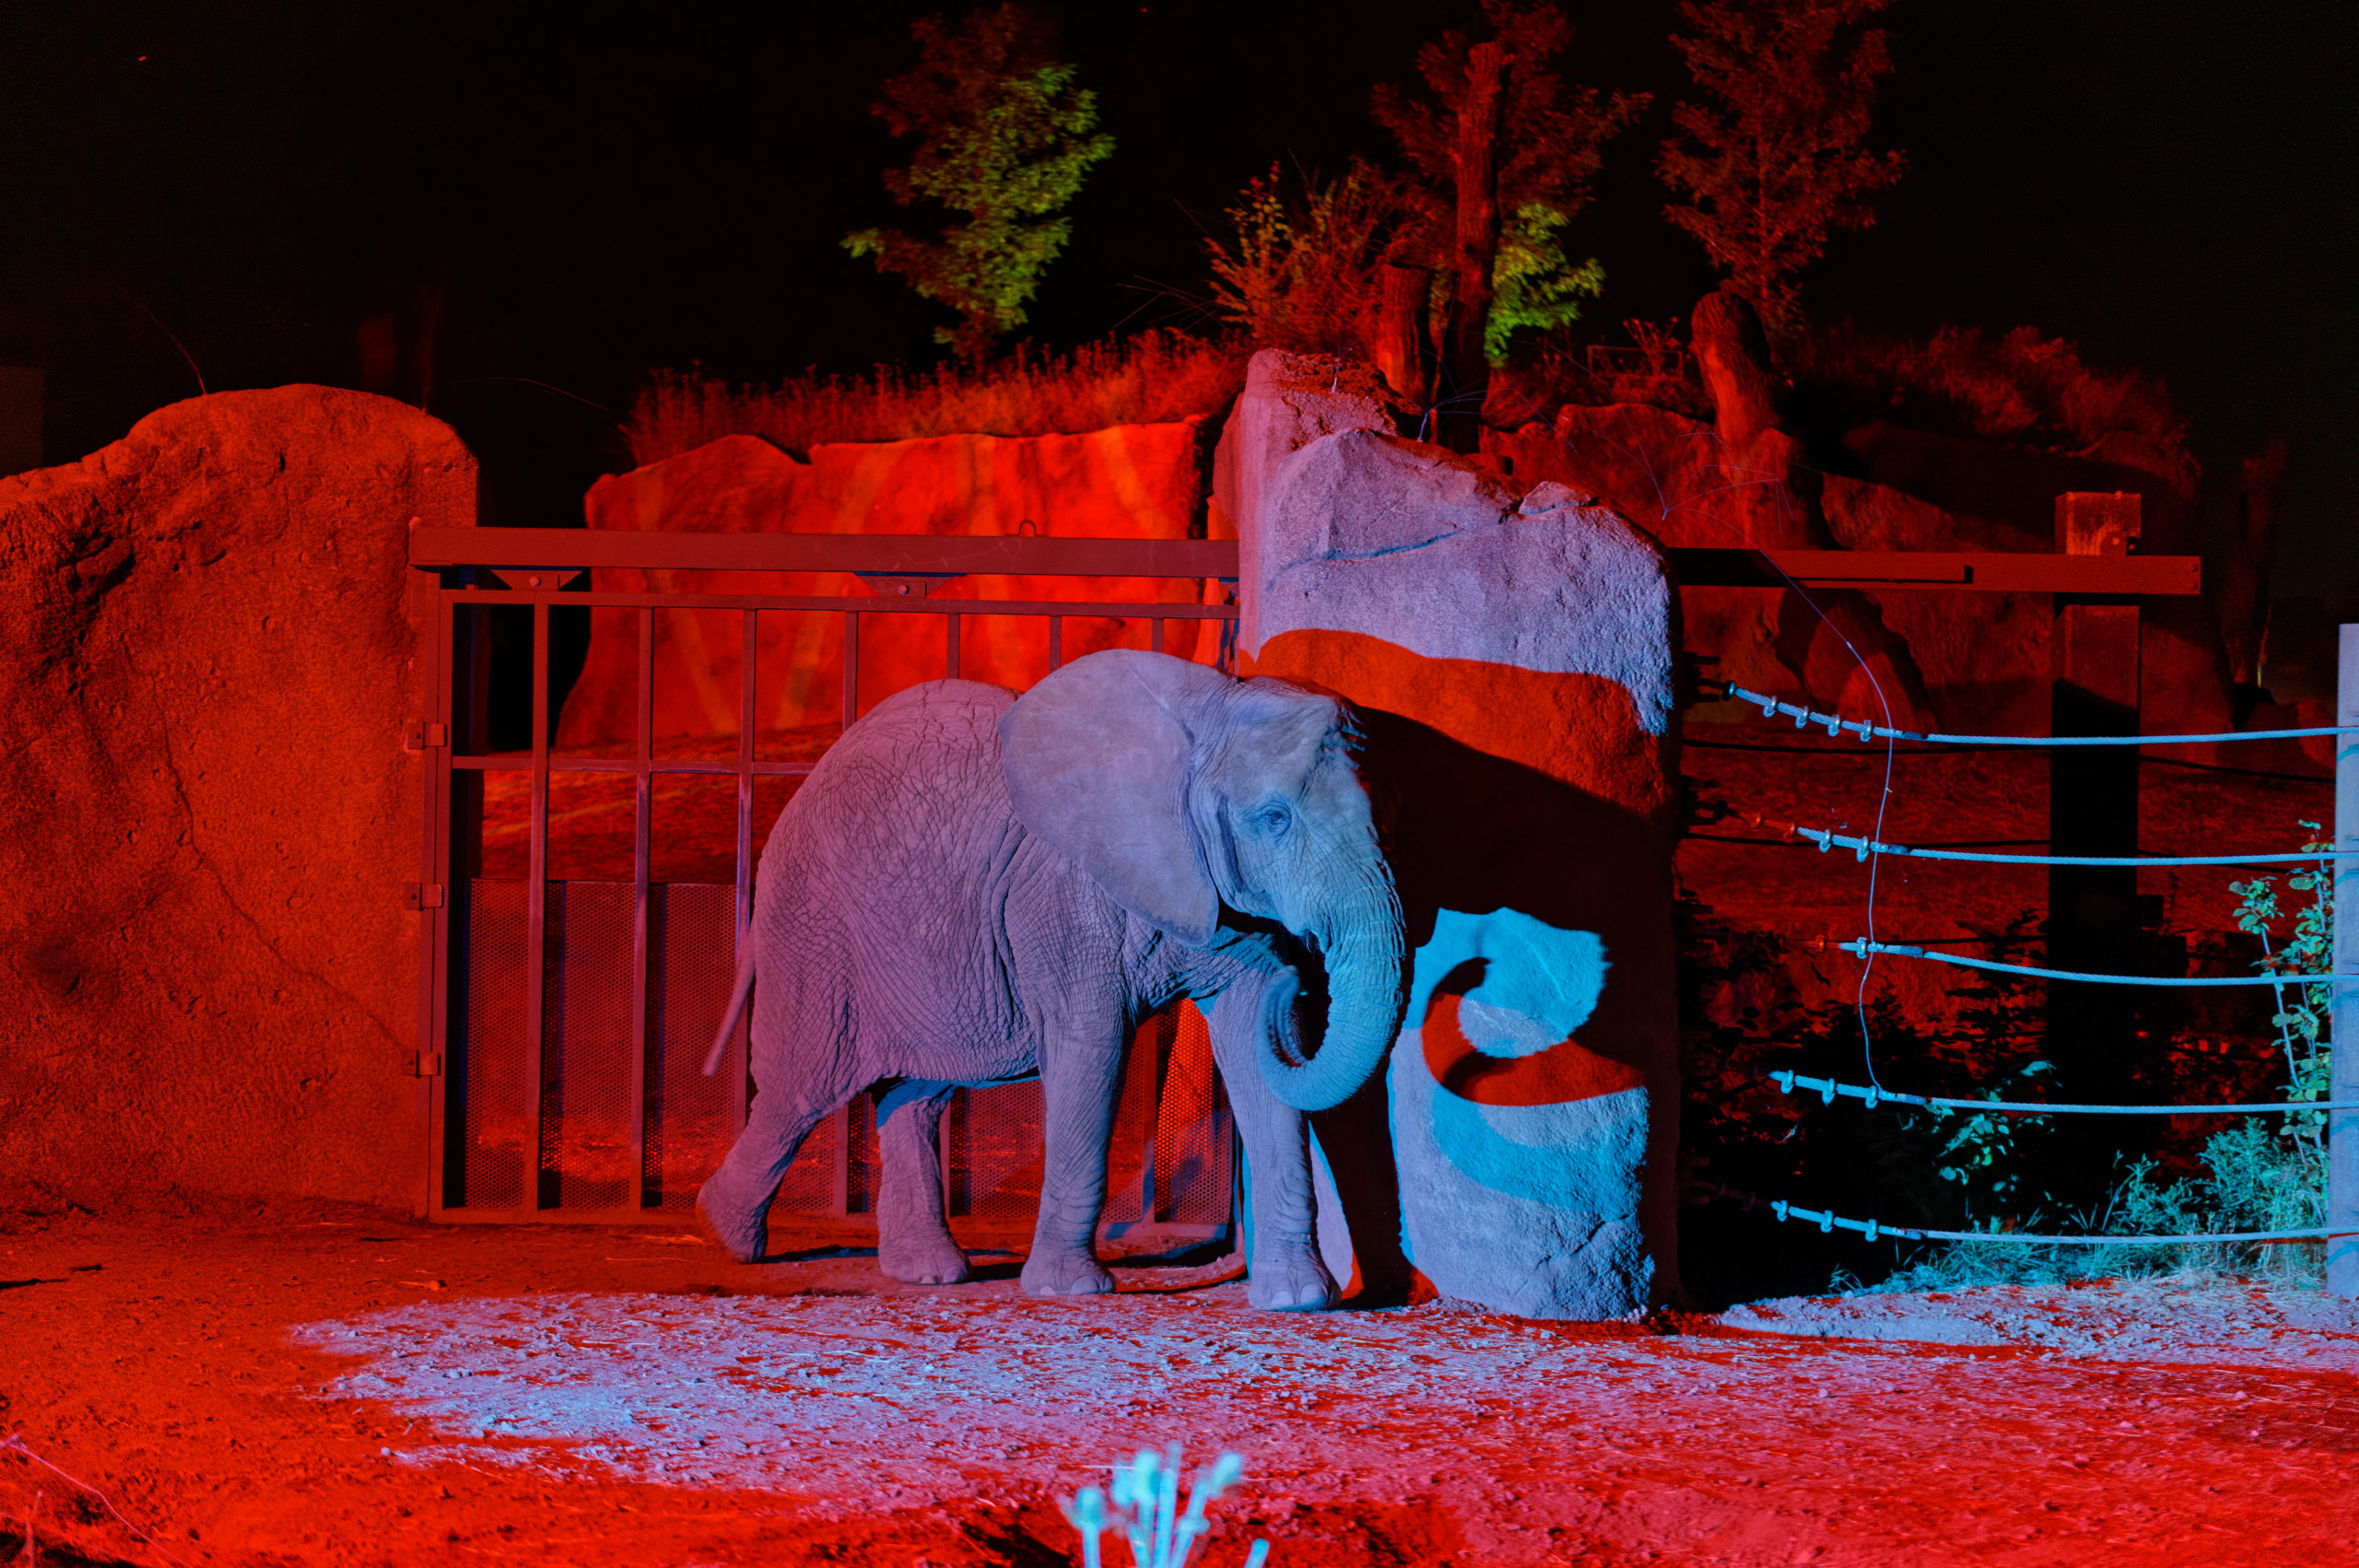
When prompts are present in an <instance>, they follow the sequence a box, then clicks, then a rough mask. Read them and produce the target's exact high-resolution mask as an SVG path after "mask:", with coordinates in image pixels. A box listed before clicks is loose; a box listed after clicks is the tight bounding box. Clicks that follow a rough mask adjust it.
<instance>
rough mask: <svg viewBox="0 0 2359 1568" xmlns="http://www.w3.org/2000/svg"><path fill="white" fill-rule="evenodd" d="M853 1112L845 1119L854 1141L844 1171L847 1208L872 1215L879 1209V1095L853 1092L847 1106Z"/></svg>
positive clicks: (849, 1210) (850, 1211)
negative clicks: (877, 1112)
mask: <svg viewBox="0 0 2359 1568" xmlns="http://www.w3.org/2000/svg"><path fill="white" fill-rule="evenodd" d="M848 1108H849V1109H850V1110H851V1116H850V1117H847V1118H846V1123H847V1126H848V1127H849V1129H850V1130H849V1132H848V1134H847V1136H848V1137H849V1138H850V1140H851V1161H850V1164H849V1166H848V1168H847V1169H846V1171H845V1173H844V1177H845V1180H844V1211H845V1212H846V1213H849V1214H873V1213H874V1212H875V1211H876V1171H877V1164H878V1161H877V1157H876V1095H875V1094H874V1093H873V1092H871V1093H865V1094H854V1095H853V1096H852V1097H851V1106H850V1107H848Z"/></svg>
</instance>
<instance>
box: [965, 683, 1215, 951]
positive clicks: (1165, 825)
mask: <svg viewBox="0 0 2359 1568" xmlns="http://www.w3.org/2000/svg"><path fill="white" fill-rule="evenodd" d="M1230 684H1231V683H1230V682H1229V680H1228V677H1226V675H1223V674H1221V673H1219V672H1218V671H1215V670H1209V669H1206V668H1205V667H1204V666H1203V665H1202V664H1191V663H1190V662H1189V661H1186V660H1184V659H1173V658H1170V657H1168V655H1165V654H1160V653H1140V652H1136V651H1133V650H1130V649H1113V650H1109V651H1108V652H1104V653H1093V654H1090V655H1089V656H1088V657H1086V658H1084V659H1076V660H1074V661H1073V662H1072V663H1070V664H1067V665H1065V666H1064V667H1063V668H1062V669H1060V670H1057V671H1055V672H1054V673H1051V674H1050V676H1049V678H1048V679H1047V680H1045V681H1042V682H1041V683H1040V684H1039V685H1037V686H1034V687H1033V688H1032V689H1031V690H1030V691H1028V692H1027V693H1026V694H1025V695H1024V696H1020V697H1018V698H1017V699H1016V702H1015V707H1014V708H1009V709H1008V710H1007V711H1006V712H1005V713H1003V714H1002V715H1001V716H1000V720H999V737H1000V763H1001V766H1003V768H1005V769H1006V772H1007V791H1008V796H1009V799H1010V800H1011V801H1012V802H1013V803H1014V804H1015V816H1016V820H1017V821H1019V822H1021V823H1022V824H1023V825H1024V826H1025V828H1026V830H1027V831H1028V832H1030V833H1031V834H1032V835H1033V836H1034V837H1038V838H1041V839H1044V840H1046V841H1047V842H1048V844H1049V845H1050V847H1051V848H1055V849H1057V850H1058V851H1060V852H1061V853H1062V854H1064V855H1065V856H1067V857H1069V858H1070V859H1071V860H1073V861H1074V864H1076V865H1078V866H1079V867H1081V869H1082V870H1083V871H1085V872H1087V873H1088V874H1089V875H1090V876H1091V877H1092V878H1093V879H1094V880H1096V882H1097V884H1098V885H1099V886H1100V887H1102V888H1104V889H1105V890H1106V892H1107V894H1108V895H1109V896H1110V897H1111V898H1112V899H1113V900H1114V901H1115V902H1116V903H1117V904H1120V905H1121V907H1123V908H1125V909H1128V910H1129V911H1131V913H1133V914H1134V915H1136V916H1138V917H1139V918H1140V919H1144V920H1148V921H1151V922H1153V923H1154V924H1155V925H1156V926H1157V927H1159V928H1161V929H1162V930H1166V931H1168V932H1169V933H1170V934H1171V935H1173V936H1176V937H1178V938H1179V939H1180V941H1182V942H1208V941H1210V940H1211V938H1212V934H1213V930H1214V928H1215V926H1217V925H1218V924H1219V922H1220V894H1219V892H1218V891H1217V890H1216V889H1215V887H1214V885H1213V880H1212V876H1211V874H1210V873H1209V872H1206V871H1205V869H1204V862H1203V855H1202V854H1200V853H1199V852H1198V850H1197V847H1196V838H1195V834H1194V832H1193V831H1192V830H1191V828H1190V826H1189V814H1188V805H1187V802H1188V770H1189V753H1190V750H1191V746H1192V745H1193V743H1194V737H1193V735H1192V734H1191V732H1190V729H1189V725H1188V721H1187V717H1186V716H1187V715H1188V713H1189V712H1190V711H1191V709H1200V708H1201V706H1202V705H1203V701H1204V699H1205V698H1206V697H1209V696H1215V695H1216V694H1217V692H1218V691H1219V690H1220V688H1222V687H1225V686H1226V685H1230Z"/></svg>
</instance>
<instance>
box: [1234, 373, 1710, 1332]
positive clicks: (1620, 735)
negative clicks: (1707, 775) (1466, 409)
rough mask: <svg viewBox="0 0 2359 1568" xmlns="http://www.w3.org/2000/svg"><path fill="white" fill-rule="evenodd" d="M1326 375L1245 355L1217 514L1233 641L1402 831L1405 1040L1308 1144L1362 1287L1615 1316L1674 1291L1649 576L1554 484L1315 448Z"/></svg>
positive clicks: (1377, 439) (1646, 565) (1658, 738)
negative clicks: (1397, 1256) (1228, 522)
mask: <svg viewBox="0 0 2359 1568" xmlns="http://www.w3.org/2000/svg"><path fill="white" fill-rule="evenodd" d="M1331 376H1332V372H1331V371H1330V370H1329V369H1328V367H1327V366H1326V365H1324V364H1320V363H1317V362H1297V361H1296V360H1293V359H1291V358H1290V357H1285V356H1276V355H1263V356H1259V357H1257V358H1256V360H1255V363H1254V374H1253V376H1252V378H1251V379H1250V380H1249V382H1248V386H1247V391H1246V393H1245V396H1244V399H1243V401H1242V402H1241V403H1240V404H1239V406H1238V414H1237V416H1236V417H1237V418H1238V420H1240V421H1245V422H1247V423H1246V428H1247V429H1248V430H1250V431H1253V432H1255V439H1253V441H1252V442H1251V443H1250V444H1249V445H1247V446H1246V448H1245V451H1244V454H1243V455H1244V456H1245V457H1247V458H1258V460H1259V462H1261V463H1262V465H1263V466H1262V467H1260V468H1259V470H1258V472H1252V473H1251V474H1250V483H1248V482H1246V480H1247V477H1248V475H1247V474H1244V473H1240V475H1239V483H1238V486H1237V491H1236V493H1237V494H1238V495H1239V496H1240V497H1248V496H1250V497H1254V500H1253V501H1252V502H1251V503H1250V504H1248V505H1247V508H1246V509H1245V510H1243V511H1242V512H1241V513H1240V515H1239V516H1238V530H1239V535H1240V540H1241V544H1240V550H1241V554H1242V556H1243V559H1244V562H1245V566H1244V568H1243V569H1244V573H1245V578H1246V582H1245V585H1244V586H1245V587H1246V588H1247V589H1248V590H1249V591H1248V592H1247V593H1245V594H1241V595H1240V599H1241V600H1242V602H1243V603H1245V605H1246V606H1247V615H1246V619H1245V623H1244V625H1243V626H1242V627H1241V628H1240V632H1239V638H1238V642H1239V646H1240V648H1241V649H1243V650H1244V651H1245V652H1246V654H1247V655H1248V656H1249V660H1250V670H1251V671H1252V672H1253V673H1262V674H1272V675H1280V676H1286V677H1290V678H1295V679H1299V680H1304V681H1308V682H1312V683H1315V684H1317V685H1320V686H1323V687H1325V688H1327V689H1330V690H1332V691H1335V692H1337V693H1339V694H1341V695H1343V696H1345V697H1347V698H1349V699H1350V700H1351V701H1352V702H1353V704H1354V705H1355V707H1356V708H1357V709H1358V711H1359V713H1360V716H1361V720H1362V723H1363V725H1364V727H1365V730H1366V748H1367V766H1368V768H1369V770H1370V773H1371V776H1372V777H1373V778H1376V780H1377V781H1378V788H1379V790H1380V791H1381V792H1382V793H1383V794H1384V796H1385V797H1386V800H1387V802H1388V805H1389V809H1390V811H1391V816H1392V819H1393V828H1392V832H1391V840H1390V841H1391V847H1392V852H1393V856H1394V869H1395V872H1396V875H1397V876H1398V878H1399V880H1400V886H1401V893H1402V905H1403V907H1404V909H1405V910H1406V911H1407V914H1408V918H1409V923H1410V938H1411V941H1412V942H1413V944H1414V946H1415V949H1416V952H1415V958H1414V969H1413V979H1412V985H1411V989H1410V995H1409V998H1408V1002H1409V1011H1408V1014H1407V1019H1406V1024H1405V1026H1404V1028H1403V1029H1402V1035H1401V1037H1400V1040H1399V1041H1398V1042H1397V1043H1396V1045H1395V1047H1394V1049H1393V1052H1392V1056H1391V1064H1390V1067H1389V1069H1388V1071H1387V1073H1386V1076H1385V1078H1384V1080H1383V1081H1381V1082H1379V1084H1378V1085H1375V1086H1372V1088H1371V1090H1370V1091H1369V1092H1368V1093H1367V1094H1365V1095H1363V1096H1362V1097H1361V1098H1360V1099H1359V1100H1357V1101H1355V1102H1354V1103H1353V1104H1352V1105H1350V1106H1345V1107H1343V1109H1342V1110H1341V1111H1339V1112H1337V1113H1331V1114H1330V1115H1328V1116H1326V1117H1321V1118H1319V1119H1318V1120H1317V1121H1316V1123H1315V1129H1316V1131H1317V1134H1318V1137H1319V1140H1320V1145H1321V1147H1322V1150H1323V1152H1324V1153H1325V1155H1326V1157H1327V1160H1328V1162H1329V1163H1330V1164H1331V1166H1332V1170H1333V1174H1334V1184H1333V1185H1334V1189H1335V1192H1336V1194H1337V1197H1338V1199H1339V1200H1340V1207H1341V1208H1342V1210H1343V1211H1344V1213H1343V1215H1342V1219H1343V1221H1344V1228H1345V1229H1346V1230H1347V1232H1348V1236H1349V1240H1350V1244H1351V1247H1352V1253H1353V1261H1354V1262H1355V1263H1356V1266H1357V1272H1358V1274H1359V1275H1360V1278H1361V1281H1362V1282H1363V1283H1364V1284H1380V1282H1381V1281H1382V1279H1383V1276H1384V1275H1385V1274H1386V1273H1387V1272H1388V1271H1389V1269H1388V1260H1387V1258H1386V1253H1387V1251H1388V1249H1396V1250H1402V1261H1404V1262H1405V1263H1406V1264H1408V1265H1410V1266H1412V1267H1414V1270H1415V1271H1416V1273H1417V1274H1418V1275H1420V1276H1422V1277H1423V1279H1424V1281H1426V1284H1427V1285H1428V1286H1429V1287H1430V1288H1432V1289H1434V1290H1436V1291H1438V1292H1440V1293H1445V1294H1449V1295H1455V1296H1461V1297H1465V1298H1468V1299H1472V1300H1475V1301H1480V1302H1482V1303H1484V1304H1485V1305H1489V1306H1492V1307H1494V1308H1496V1309H1497V1310H1501V1311H1509V1312H1516V1313H1520V1314H1525V1315H1528V1316H1545V1317H1603V1316H1618V1315H1620V1314H1622V1313H1625V1312H1628V1311H1630V1310H1633V1309H1634V1308H1639V1307H1644V1306H1645V1305H1648V1304H1649V1303H1650V1302H1652V1301H1655V1300H1660V1299H1661V1298H1662V1296H1663V1295H1665V1294H1666V1293H1669V1292H1670V1291H1671V1290H1672V1289H1673V1288H1674V1285H1675V1275H1676V1248H1675V1245H1674V1240H1673V1221H1674V1218H1675V1208H1674V1202H1675V1195H1674V1193H1673V1190H1672V1181H1671V1176H1672V1169H1673V1164H1674V1159H1673V1155H1674V1150H1675V1146H1676V1136H1677V1107H1678V1071H1677V1060H1676V1052H1677V1020H1676V1009H1675V1005H1674V1001H1673V993H1672V932H1671V876H1670V865H1671V832H1670V828H1671V808H1672V797H1673V792H1674V791H1673V778H1674V775H1675V771H1676V765H1675V760H1674V756H1673V745H1674V738H1673V734H1672V725H1671V719H1672V709H1673V705H1674V692H1673V686H1672V594H1671V588H1670V583H1669V580H1668V578H1667V575H1666V572H1665V568H1664V563H1663V559H1662V556H1661V553H1660V552H1659V551H1658V550H1657V549H1656V548H1655V547H1654V546H1653V545H1652V544H1650V543H1649V541H1648V540H1647V539H1646V538H1645V537H1644V536H1643V535H1641V534H1640V533H1639V532H1637V530H1635V529H1634V528H1632V527H1631V525H1630V524H1629V523H1628V522H1627V521H1625V520H1624V519H1622V518H1621V517H1618V516H1616V515H1615V514H1614V513H1613V512H1611V511H1609V510H1607V509H1602V508H1599V507H1594V506H1590V505H1586V504H1583V503H1584V502H1585V501H1586V500H1587V498H1588V497H1584V496H1581V495H1578V494H1575V493H1573V492H1571V491H1568V490H1566V489H1565V488H1564V487H1562V486H1554V485H1542V486H1535V487H1534V488H1532V490H1530V491H1528V492H1526V491H1520V490H1519V489H1518V488H1517V487H1516V486H1513V485H1510V484H1508V483H1507V482H1506V481H1505V480H1504V479H1502V478H1501V476H1499V475H1498V474H1496V472H1494V471H1491V470H1488V469H1486V468H1485V467H1484V466H1482V465H1480V464H1476V463H1473V462H1468V461H1467V460H1466V459H1463V458H1461V457H1458V456H1456V455H1454V454H1452V453H1449V452H1448V451H1443V450H1441V449H1440V448H1438V447H1431V446H1426V445H1422V444H1420V443H1418V442H1414V441H1410V440H1404V439H1401V438H1400V437H1398V436H1396V435H1393V434H1391V431H1390V430H1389V429H1386V428H1382V427H1376V426H1375V425H1373V424H1372V423H1364V424H1361V425H1358V426H1356V427H1354V426H1350V425H1346V426H1345V427H1344V428H1341V429H1335V430H1332V431H1322V430H1320V428H1319V426H1320V424H1325V423H1343V420H1341V419H1338V418H1335V417H1334V416H1335V415H1337V414H1338V412H1339V411H1338V410H1337V409H1335V407H1334V406H1333V404H1332V401H1330V400H1331V397H1332V394H1327V393H1322V392H1321V390H1320V389H1321V388H1322V386H1325V385H1327V384H1329V383H1330V381H1331ZM1305 382H1308V385H1305V384H1303V383H1305ZM1342 412H1344V413H1345V414H1348V413H1349V412H1350V411H1349V410H1344V411H1342ZM1243 466H1244V465H1243V464H1242V463H1241V464H1240V468H1242V467H1243ZM1327 1219H1328V1216H1326V1215H1323V1214H1322V1221H1326V1220H1327ZM1335 1229H1336V1227H1335V1226H1334V1225H1333V1224H1332V1223H1323V1224H1322V1241H1323V1242H1324V1243H1325V1244H1326V1245H1327V1246H1329V1248H1330V1252H1331V1259H1332V1258H1335V1255H1336V1252H1337V1250H1338V1249H1336V1248H1335V1247H1334V1245H1333V1235H1334V1231H1335Z"/></svg>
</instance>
